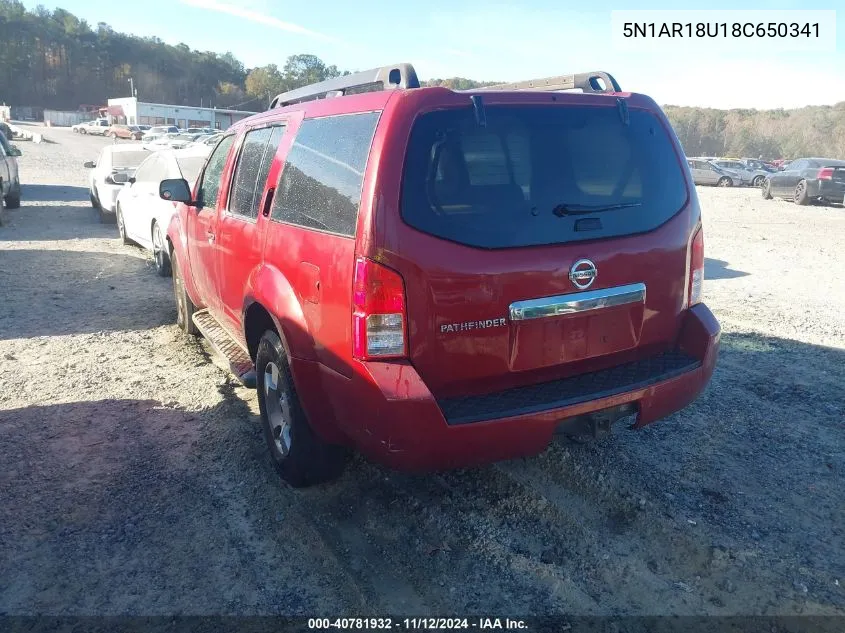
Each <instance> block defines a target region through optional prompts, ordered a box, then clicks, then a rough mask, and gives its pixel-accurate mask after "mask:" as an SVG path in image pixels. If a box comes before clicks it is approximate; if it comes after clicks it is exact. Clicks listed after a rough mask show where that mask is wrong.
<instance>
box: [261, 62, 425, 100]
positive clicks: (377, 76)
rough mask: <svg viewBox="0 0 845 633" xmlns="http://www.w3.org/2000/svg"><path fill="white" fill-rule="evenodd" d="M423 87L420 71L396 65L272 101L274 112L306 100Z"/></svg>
mask: <svg viewBox="0 0 845 633" xmlns="http://www.w3.org/2000/svg"><path fill="white" fill-rule="evenodd" d="M419 87H420V81H419V79H417V72H416V71H415V70H414V67H413V66H411V64H393V65H392V66H382V67H380V68H372V69H370V70H362V71H361V72H357V73H352V74H351V75H344V76H343V77H335V78H334V79H326V80H325V81H320V82H318V83H315V84H311V85H309V86H303V87H302V88H297V89H296V90H290V91H288V92H283V93H282V94H280V95H277V96H276V98H275V99H273V100H272V101H271V102H270V109H271V110H272V109H273V108H281V107H284V106H287V105H291V104H294V103H302V102H303V101H313V100H315V99H325V98H326V97H340V96H343V95H345V94H358V93H362V92H378V91H381V90H396V89H401V90H404V89H407V88H419Z"/></svg>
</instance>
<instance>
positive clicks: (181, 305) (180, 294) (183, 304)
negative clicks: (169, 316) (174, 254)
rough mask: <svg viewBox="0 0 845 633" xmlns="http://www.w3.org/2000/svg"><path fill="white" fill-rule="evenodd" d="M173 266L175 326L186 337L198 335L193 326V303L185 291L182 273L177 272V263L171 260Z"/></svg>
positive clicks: (194, 310) (195, 309) (173, 259)
mask: <svg viewBox="0 0 845 633" xmlns="http://www.w3.org/2000/svg"><path fill="white" fill-rule="evenodd" d="M171 262H172V266H173V296H174V299H175V300H176V325H177V326H179V329H180V330H182V331H183V332H184V333H185V334H187V335H188V336H196V335H197V334H199V331H198V330H197V326H196V325H194V320H193V318H192V317H193V316H194V312H196V311H197V308H196V306H195V305H194V302H193V301H191V298H190V297H189V296H188V291H187V290H185V281H184V280H183V279H182V271H181V270H179V262H178V261H177V260H176V258H172V259H171Z"/></svg>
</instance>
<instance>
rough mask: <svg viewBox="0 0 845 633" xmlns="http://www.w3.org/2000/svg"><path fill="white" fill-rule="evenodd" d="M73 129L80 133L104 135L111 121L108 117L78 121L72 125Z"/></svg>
mask: <svg viewBox="0 0 845 633" xmlns="http://www.w3.org/2000/svg"><path fill="white" fill-rule="evenodd" d="M70 129H71V130H73V131H74V132H77V133H79V134H97V135H99V136H102V135H103V134H105V133H106V132H107V131H108V129H109V122H108V120H107V119H96V120H94V121H86V122H85V123H77V124H76V125H72V126H71V128H70Z"/></svg>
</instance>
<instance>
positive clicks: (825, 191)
mask: <svg viewBox="0 0 845 633" xmlns="http://www.w3.org/2000/svg"><path fill="white" fill-rule="evenodd" d="M761 191H762V194H763V198H765V199H766V200H769V199H771V198H772V197H773V196H777V197H782V198H785V199H787V200H792V201H793V202H795V204H802V205H803V204H809V203H810V202H814V201H818V202H824V203H827V204H831V203H840V202H843V200H844V199H845V161H843V160H836V159H833V158H796V159H795V160H793V161H792V162H790V163H789V165H788V166H787V167H786V168H785V169H784V170H783V171H778V172H775V173H773V174H769V175H768V176H767V177H766V180H765V182H764V183H763V187H762V190H761Z"/></svg>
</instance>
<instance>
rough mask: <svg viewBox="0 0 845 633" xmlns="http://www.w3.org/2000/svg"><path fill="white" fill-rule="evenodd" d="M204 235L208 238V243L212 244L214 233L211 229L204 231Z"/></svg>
mask: <svg viewBox="0 0 845 633" xmlns="http://www.w3.org/2000/svg"><path fill="white" fill-rule="evenodd" d="M205 237H206V238H207V239H208V243H209V244H213V243H214V237H215V236H214V233H212V232H211V231H206V233H205Z"/></svg>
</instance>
